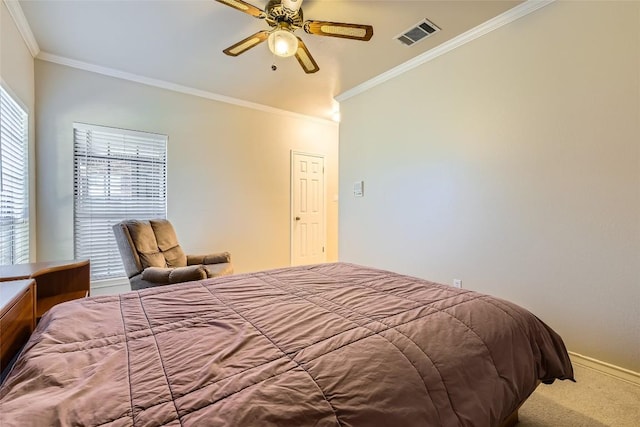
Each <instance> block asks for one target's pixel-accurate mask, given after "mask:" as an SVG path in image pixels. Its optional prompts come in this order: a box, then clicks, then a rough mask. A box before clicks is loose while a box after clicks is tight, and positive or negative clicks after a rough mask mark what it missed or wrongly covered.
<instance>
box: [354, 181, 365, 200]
mask: <svg viewBox="0 0 640 427" xmlns="http://www.w3.org/2000/svg"><path fill="white" fill-rule="evenodd" d="M353 196H354V197H363V196H364V181H358V182H356V183H355V184H353Z"/></svg>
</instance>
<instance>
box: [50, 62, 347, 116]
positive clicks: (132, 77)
mask: <svg viewBox="0 0 640 427" xmlns="http://www.w3.org/2000/svg"><path fill="white" fill-rule="evenodd" d="M37 59H40V60H42V61H47V62H53V63H55V64H59V65H65V66H67V67H71V68H77V69H79V70H84V71H89V72H92V73H97V74H102V75H104V76H109V77H115V78H117V79H122V80H128V81H131V82H135V83H140V84H143V85H147V86H153V87H157V88H160V89H166V90H170V91H172V92H178V93H183V94H186V95H192V96H197V97H199V98H205V99H210V100H212V101H218V102H224V103H226V104H232V105H237V106H239V107H245V108H251V109H253V110H258V111H263V112H266V113H272V114H278V115H281V116H287V117H293V118H297V119H303V120H310V121H313V122H318V123H322V124H325V125H326V124H332V125H336V126H337V123H335V122H333V121H332V120H329V119H323V118H320V117H315V116H308V115H305V114H300V113H294V112H293V111H288V110H282V109H279V108H275V107H270V106H268V105H264V104H257V103H254V102H249V101H244V100H242V99H238V98H232V97H230V96H224V95H219V94H217V93H213V92H207V91H205V90H201V89H195V88H192V87H188V86H182V85H179V84H176V83H171V82H168V81H165V80H158V79H152V78H150V77H145V76H141V75H138V74H133V73H128V72H126V71H121V70H116V69H114V68H109V67H103V66H101V65H95V64H90V63H88V62H83V61H78V60H75V59H70V58H66V57H64V56H58V55H54V54H52V53H48V52H44V51H41V52H40V53H39V54H38V56H37Z"/></svg>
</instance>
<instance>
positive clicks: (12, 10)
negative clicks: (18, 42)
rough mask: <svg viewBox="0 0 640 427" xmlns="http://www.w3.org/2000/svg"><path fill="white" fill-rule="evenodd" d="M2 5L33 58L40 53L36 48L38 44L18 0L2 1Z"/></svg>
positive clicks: (38, 47) (38, 48)
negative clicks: (4, 6) (5, 7)
mask: <svg viewBox="0 0 640 427" xmlns="http://www.w3.org/2000/svg"><path fill="white" fill-rule="evenodd" d="M4 4H5V5H6V6H7V9H8V10H9V15H11V18H12V19H13V22H15V24H16V27H18V31H19V32H20V35H21V36H22V39H23V40H24V42H25V43H26V45H27V48H28V49H29V52H31V56H33V57H34V58H35V57H36V56H38V54H39V53H40V46H38V42H37V41H36V38H35V37H34V35H33V32H32V31H31V27H30V26H29V22H28V21H27V17H26V16H24V12H23V11H22V7H21V6H20V3H19V2H18V0H4Z"/></svg>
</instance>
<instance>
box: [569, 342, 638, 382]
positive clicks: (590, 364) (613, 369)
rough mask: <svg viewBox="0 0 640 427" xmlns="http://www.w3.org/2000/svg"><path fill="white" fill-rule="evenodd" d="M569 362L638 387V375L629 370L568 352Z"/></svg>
mask: <svg viewBox="0 0 640 427" xmlns="http://www.w3.org/2000/svg"><path fill="white" fill-rule="evenodd" d="M568 353H569V356H570V358H571V362H572V363H574V364H576V365H580V366H583V367H585V368H590V369H593V370H594V371H598V372H600V373H603V374H606V375H609V376H612V377H614V378H617V379H619V380H622V381H626V382H628V383H631V384H634V385H637V386H640V373H638V372H635V371H631V370H629V369H625V368H621V367H619V366H616V365H612V364H610V363H607V362H603V361H601V360H597V359H594V358H591V357H587V356H583V355H582V354H578V353H574V352H572V351H569V352H568Z"/></svg>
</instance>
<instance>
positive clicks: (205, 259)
mask: <svg viewBox="0 0 640 427" xmlns="http://www.w3.org/2000/svg"><path fill="white" fill-rule="evenodd" d="M225 262H227V263H229V262H231V254H230V253H229V252H218V253H215V254H208V255H187V265H194V264H221V263H225Z"/></svg>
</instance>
